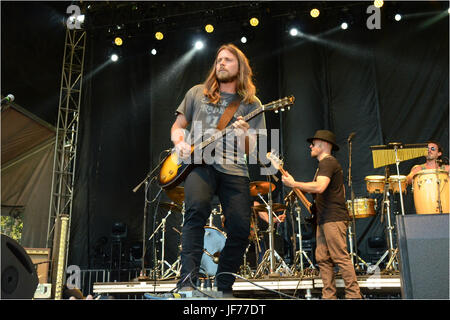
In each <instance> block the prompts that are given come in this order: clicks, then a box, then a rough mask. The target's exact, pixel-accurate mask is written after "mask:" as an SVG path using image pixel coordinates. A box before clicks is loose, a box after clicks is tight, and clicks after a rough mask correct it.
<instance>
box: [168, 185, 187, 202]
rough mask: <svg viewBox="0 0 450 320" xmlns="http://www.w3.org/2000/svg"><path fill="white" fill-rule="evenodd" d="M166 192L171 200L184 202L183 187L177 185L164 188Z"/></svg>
mask: <svg viewBox="0 0 450 320" xmlns="http://www.w3.org/2000/svg"><path fill="white" fill-rule="evenodd" d="M165 191H166V193H167V196H168V197H169V198H170V200H172V201H173V202H175V203H177V204H182V203H183V202H184V188H183V187H180V186H177V187H175V188H173V189H169V190H165Z"/></svg>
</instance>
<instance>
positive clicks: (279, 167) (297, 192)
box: [266, 152, 317, 224]
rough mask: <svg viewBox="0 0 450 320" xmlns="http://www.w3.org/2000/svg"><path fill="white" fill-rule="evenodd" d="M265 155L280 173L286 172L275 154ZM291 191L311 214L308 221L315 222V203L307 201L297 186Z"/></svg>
mask: <svg viewBox="0 0 450 320" xmlns="http://www.w3.org/2000/svg"><path fill="white" fill-rule="evenodd" d="M266 157H267V159H269V160H270V162H271V163H272V165H273V166H274V168H275V169H277V170H279V171H280V172H281V174H282V175H285V174H286V170H284V169H283V165H284V163H283V161H282V160H281V159H280V158H279V157H278V156H276V155H275V154H274V153H273V152H268V153H267V155H266ZM292 191H294V193H295V195H296V196H297V198H298V199H299V200H300V201H301V202H302V203H303V205H304V206H305V208H306V210H308V212H309V214H310V215H311V218H310V219H308V220H310V222H312V223H313V224H315V223H316V213H317V212H316V206H315V204H314V203H311V202H309V201H308V199H307V198H306V196H305V195H304V194H303V192H302V191H301V190H300V189H299V188H292Z"/></svg>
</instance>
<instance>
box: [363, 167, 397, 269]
mask: <svg viewBox="0 0 450 320" xmlns="http://www.w3.org/2000/svg"><path fill="white" fill-rule="evenodd" d="M389 196H390V194H389V182H388V181H387V174H386V182H385V186H384V195H383V205H382V208H381V214H384V212H386V222H387V227H386V229H387V235H388V241H387V242H388V249H387V250H386V252H385V253H384V254H383V255H382V256H381V258H380V259H379V260H378V261H377V263H376V264H375V265H374V266H370V267H369V268H368V269H367V273H369V274H370V273H374V272H375V271H376V270H377V269H378V266H379V265H380V263H381V262H382V261H383V260H384V259H385V258H386V257H387V256H388V255H389V261H388V264H387V265H386V270H392V269H395V270H397V265H398V261H395V260H396V259H397V253H398V249H394V237H393V233H392V231H393V230H394V227H393V225H392V220H391V205H390V201H389ZM385 208H386V210H385Z"/></svg>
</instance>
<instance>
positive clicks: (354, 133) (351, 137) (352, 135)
mask: <svg viewBox="0 0 450 320" xmlns="http://www.w3.org/2000/svg"><path fill="white" fill-rule="evenodd" d="M355 135H356V132H352V133H350V135H349V136H348V139H347V141H348V142H350V141H352V139H353V138H354V137H355Z"/></svg>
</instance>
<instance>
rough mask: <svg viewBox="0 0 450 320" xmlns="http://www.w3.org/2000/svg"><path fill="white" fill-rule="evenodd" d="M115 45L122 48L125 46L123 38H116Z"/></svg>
mask: <svg viewBox="0 0 450 320" xmlns="http://www.w3.org/2000/svg"><path fill="white" fill-rule="evenodd" d="M114 44H115V45H116V46H121V45H122V44H123V40H122V38H121V37H116V38H115V39H114Z"/></svg>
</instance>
